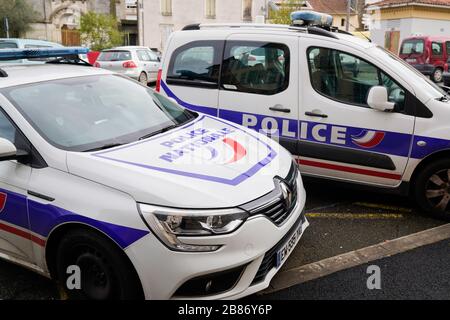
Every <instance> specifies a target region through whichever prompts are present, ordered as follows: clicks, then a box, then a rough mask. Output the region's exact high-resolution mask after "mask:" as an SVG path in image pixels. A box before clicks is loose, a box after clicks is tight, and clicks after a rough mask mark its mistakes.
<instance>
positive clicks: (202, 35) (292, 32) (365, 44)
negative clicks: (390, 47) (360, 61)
mask: <svg viewBox="0 0 450 320" xmlns="http://www.w3.org/2000/svg"><path fill="white" fill-rule="evenodd" d="M306 30H307V29H306V28H299V27H292V26H288V25H274V24H256V23H246V24H205V25H200V28H199V29H198V30H195V29H187V30H183V31H177V32H176V33H175V34H176V35H177V36H180V37H184V36H185V37H188V38H193V39H208V40H221V39H226V38H227V37H228V36H230V35H232V34H240V33H245V34H262V35H268V34H271V35H287V36H296V37H304V38H314V39H323V40H330V41H336V42H341V43H342V40H343V41H345V42H346V44H350V45H352V46H354V47H358V48H360V49H368V48H371V47H374V46H376V45H375V44H374V43H372V42H369V41H368V40H365V39H362V38H359V37H355V36H353V35H351V34H345V33H338V32H327V31H325V30H324V31H323V32H324V34H323V35H322V34H314V33H308V32H307V31H306ZM327 33H328V34H329V36H326V34H327ZM183 34H184V36H183ZM333 36H334V37H333Z"/></svg>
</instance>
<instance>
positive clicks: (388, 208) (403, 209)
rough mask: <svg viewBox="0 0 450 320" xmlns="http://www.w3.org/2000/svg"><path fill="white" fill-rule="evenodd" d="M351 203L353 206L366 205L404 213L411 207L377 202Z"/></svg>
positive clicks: (409, 210) (408, 211)
mask: <svg viewBox="0 0 450 320" xmlns="http://www.w3.org/2000/svg"><path fill="white" fill-rule="evenodd" d="M352 204H353V205H355V206H360V207H366V208H373V209H383V210H392V211H398V212H404V213H410V212H412V209H411V208H405V207H397V206H389V205H384V204H378V203H369V202H354V203H352Z"/></svg>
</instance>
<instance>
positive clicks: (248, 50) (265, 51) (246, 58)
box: [221, 41, 290, 95]
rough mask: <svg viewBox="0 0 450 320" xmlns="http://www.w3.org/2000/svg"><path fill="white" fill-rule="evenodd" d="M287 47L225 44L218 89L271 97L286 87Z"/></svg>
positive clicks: (260, 43)
mask: <svg viewBox="0 0 450 320" xmlns="http://www.w3.org/2000/svg"><path fill="white" fill-rule="evenodd" d="M289 61H290V53H289V48H288V47H287V46H286V45H284V44H278V43H265V42H248V41H245V42H241V41H229V42H227V44H226V46H225V55H224V61H223V63H222V78H221V88H223V89H225V90H233V91H239V92H248V93H256V94H265V95H273V94H277V93H280V92H282V91H284V90H286V89H287V87H288V86H289Z"/></svg>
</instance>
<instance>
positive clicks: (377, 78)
mask: <svg viewBox="0 0 450 320" xmlns="http://www.w3.org/2000/svg"><path fill="white" fill-rule="evenodd" d="M308 63H309V71H310V77H311V84H312V86H313V88H314V89H315V90H316V91H317V92H319V93H320V94H322V95H324V96H327V97H329V98H331V99H334V100H337V101H339V102H342V103H346V104H353V105H356V106H361V107H365V108H368V107H369V106H368V105H367V95H368V93H369V90H370V88H372V87H373V86H384V87H386V88H387V91H388V99H389V101H391V102H394V103H395V109H394V110H395V111H397V112H402V111H404V109H405V91H404V89H403V88H402V87H400V86H399V85H398V84H397V83H396V82H395V81H394V80H393V79H392V78H391V77H389V76H388V75H386V74H385V73H384V72H383V71H381V70H380V69H378V68H377V67H376V66H374V65H373V64H371V63H369V62H367V61H365V60H363V59H360V58H358V57H356V56H354V55H351V54H348V53H345V52H342V51H338V50H333V49H328V48H318V47H312V48H310V49H309V50H308Z"/></svg>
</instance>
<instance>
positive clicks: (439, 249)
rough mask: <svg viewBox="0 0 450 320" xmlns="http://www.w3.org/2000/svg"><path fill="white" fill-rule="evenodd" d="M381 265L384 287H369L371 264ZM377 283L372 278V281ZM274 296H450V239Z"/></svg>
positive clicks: (269, 296) (256, 297)
mask: <svg viewBox="0 0 450 320" xmlns="http://www.w3.org/2000/svg"><path fill="white" fill-rule="evenodd" d="M373 265H375V266H378V267H379V268H380V279H381V282H380V284H381V289H372V290H369V289H368V288H367V280H368V277H369V276H371V275H372V274H373V273H370V274H368V273H367V269H368V267H369V266H373ZM370 282H371V283H373V282H372V281H370ZM252 298H255V299H269V300H270V299H273V300H292V299H295V300H304V299H308V300H330V299H331V300H341V299H342V300H344V299H345V300H350V299H352V300H353V299H355V300H361V299H364V300H373V299H377V300H380V299H387V300H398V299H421V300H426V299H434V300H441V299H445V300H449V299H450V239H448V240H444V241H441V242H438V243H435V244H432V245H428V246H424V247H421V248H418V249H414V250H411V251H407V252H405V253H401V254H397V255H395V256H392V257H389V258H385V259H381V260H377V261H373V262H370V263H368V264H364V265H360V266H357V267H354V268H351V269H347V270H344V271H340V272H337V273H334V274H332V275H329V276H326V277H323V278H319V279H316V280H312V281H309V282H306V283H303V284H301V285H296V286H293V287H291V288H289V289H286V290H282V291H279V292H275V293H271V294H266V295H261V296H253V297H252Z"/></svg>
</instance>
